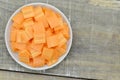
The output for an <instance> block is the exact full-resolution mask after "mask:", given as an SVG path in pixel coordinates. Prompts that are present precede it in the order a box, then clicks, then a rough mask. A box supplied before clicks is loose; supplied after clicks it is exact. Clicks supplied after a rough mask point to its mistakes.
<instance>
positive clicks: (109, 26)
mask: <svg viewBox="0 0 120 80" xmlns="http://www.w3.org/2000/svg"><path fill="white" fill-rule="evenodd" d="M31 2H44V3H49V4H52V5H54V6H56V7H57V8H59V9H60V10H61V11H63V13H64V14H65V15H66V16H67V17H68V19H69V20H70V22H71V26H72V29H73V44H72V48H71V50H70V53H69V55H68V56H67V57H66V58H65V60H64V61H62V62H61V63H60V64H59V65H58V66H56V67H54V68H53V69H49V70H45V71H31V70H28V69H25V68H23V67H21V66H20V65H18V64H17V63H16V62H14V61H13V59H12V58H11V57H10V55H9V54H8V51H7V49H6V46H5V42H4V31H5V26H6V23H7V21H8V19H9V17H10V16H11V14H12V13H13V12H14V11H15V10H16V9H17V8H19V7H20V6H22V5H24V4H26V3H31ZM119 21H120V10H115V9H107V8H102V7H99V6H94V5H92V4H89V0H9V2H8V0H0V69H8V70H15V71H24V72H31V73H43V74H51V75H62V76H72V77H82V78H94V79H105V80H119V79H120V22H119Z"/></svg>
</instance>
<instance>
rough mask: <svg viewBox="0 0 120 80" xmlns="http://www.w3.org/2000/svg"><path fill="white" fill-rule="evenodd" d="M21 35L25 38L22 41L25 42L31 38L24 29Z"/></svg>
mask: <svg viewBox="0 0 120 80" xmlns="http://www.w3.org/2000/svg"><path fill="white" fill-rule="evenodd" d="M21 37H22V40H23V41H22V42H24V43H27V42H28V41H29V40H30V39H31V37H29V36H28V35H27V33H26V32H25V31H22V35H21Z"/></svg>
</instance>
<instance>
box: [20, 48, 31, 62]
mask: <svg viewBox="0 0 120 80" xmlns="http://www.w3.org/2000/svg"><path fill="white" fill-rule="evenodd" d="M18 57H19V60H20V61H21V62H24V63H29V62H30V53H29V52H28V51H27V50H22V51H20V52H19V53H18Z"/></svg>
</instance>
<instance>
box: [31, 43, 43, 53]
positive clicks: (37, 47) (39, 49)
mask: <svg viewBox="0 0 120 80" xmlns="http://www.w3.org/2000/svg"><path fill="white" fill-rule="evenodd" d="M43 45H44V44H34V43H31V45H30V47H31V48H32V49H34V50H37V51H39V52H42V49H43Z"/></svg>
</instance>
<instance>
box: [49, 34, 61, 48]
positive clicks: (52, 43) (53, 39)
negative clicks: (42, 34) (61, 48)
mask: <svg viewBox="0 0 120 80" xmlns="http://www.w3.org/2000/svg"><path fill="white" fill-rule="evenodd" d="M58 43H59V42H58V39H57V36H56V35H53V36H49V37H48V38H47V46H48V48H51V47H55V46H57V45H58Z"/></svg>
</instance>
